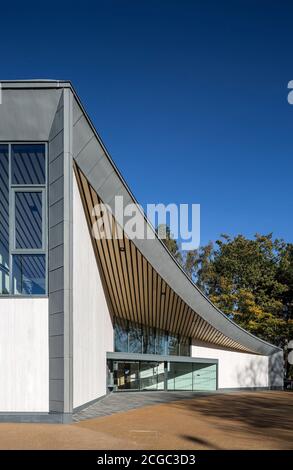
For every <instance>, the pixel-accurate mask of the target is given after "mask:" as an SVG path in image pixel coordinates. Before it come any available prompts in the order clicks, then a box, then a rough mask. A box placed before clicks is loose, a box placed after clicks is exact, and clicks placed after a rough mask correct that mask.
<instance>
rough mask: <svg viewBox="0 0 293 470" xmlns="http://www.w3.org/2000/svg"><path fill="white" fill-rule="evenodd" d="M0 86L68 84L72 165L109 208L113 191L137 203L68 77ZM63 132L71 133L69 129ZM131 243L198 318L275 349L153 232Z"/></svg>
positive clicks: (252, 344)
mask: <svg viewBox="0 0 293 470" xmlns="http://www.w3.org/2000/svg"><path fill="white" fill-rule="evenodd" d="M2 86H3V89H4V88H8V89H19V90H21V89H28V88H29V89H32V90H38V89H44V88H48V89H51V90H52V92H56V90H59V92H60V89H62V88H64V89H66V88H67V89H70V90H71V91H72V94H73V109H72V124H73V158H74V160H75V162H76V164H77V166H78V167H79V168H80V169H81V171H82V172H83V174H84V175H85V177H86V179H87V181H88V182H89V184H90V185H91V187H92V188H93V189H94V191H95V192H96V194H98V195H99V197H100V198H101V200H102V201H103V202H104V203H107V204H109V206H110V207H111V208H112V209H114V204H113V202H114V197H115V195H122V196H124V201H125V205H126V204H128V203H137V201H136V199H135V197H134V196H133V194H132V192H131V190H130V189H129V188H128V186H127V184H126V182H125V181H124V179H123V177H122V175H121V174H120V172H119V170H118V168H117V167H116V165H115V163H114V162H113V161H112V159H111V157H110V155H109V153H108V152H107V150H106V147H105V146H104V144H103V142H102V140H101V138H100V136H99V135H98V133H97V131H96V130H95V127H94V125H93V123H92V122H91V120H90V118H89V116H88V115H87V113H86V111H85V110H84V108H83V105H82V103H81V101H80V99H79V97H78V95H77V93H76V92H75V90H74V88H73V86H72V84H71V83H70V81H59V80H44V81H41V80H35V81H34V80H28V81H21V80H20V81H11V82H9V81H3V82H2ZM68 131H69V132H70V130H69V129H68ZM141 217H142V218H143V219H144V223H145V224H146V227H148V230H152V231H154V229H153V227H152V226H151V224H150V223H149V221H148V220H147V219H146V216H145V214H144V213H143V212H142V213H141ZM133 243H134V244H135V246H136V248H137V249H138V250H139V252H140V253H141V254H142V256H143V257H144V258H145V259H146V260H147V261H148V263H149V264H150V265H151V266H152V268H153V269H154V270H155V271H156V272H157V273H158V275H159V276H160V277H161V279H162V280H163V281H164V282H165V283H166V284H167V285H168V286H170V289H172V290H173V291H174V292H175V293H176V294H177V295H178V296H179V297H180V298H181V299H182V300H183V301H184V303H185V304H186V305H187V306H188V307H189V308H190V309H191V310H192V311H193V312H194V313H195V314H196V315H198V316H199V317H200V318H202V319H203V321H205V322H207V323H208V324H209V325H210V326H211V327H212V328H214V329H215V330H217V331H218V332H219V333H220V334H222V335H224V336H225V337H227V338H230V339H231V340H232V341H233V342H235V344H238V345H240V347H239V349H241V347H242V349H243V350H247V351H251V352H256V353H258V354H263V355H271V354H274V353H276V352H278V351H280V348H278V347H276V346H273V345H271V344H269V343H267V342H265V341H263V340H261V339H259V338H257V337H255V336H254V335H252V334H251V333H249V332H247V331H245V330H244V329H243V328H241V327H240V326H238V325H237V324H235V323H234V322H233V321H232V320H230V319H229V318H228V317H226V315H225V314H224V313H223V312H221V311H220V310H219V309H218V308H217V307H216V306H215V305H213V303H212V302H211V301H210V300H209V299H208V298H207V297H206V296H205V295H204V294H203V293H202V292H201V291H200V290H199V289H198V287H197V286H196V285H195V284H194V283H193V282H192V280H191V279H190V278H189V277H188V276H187V274H186V273H185V272H184V271H183V269H182V267H181V266H180V265H179V264H178V262H177V260H176V259H175V258H174V257H173V256H172V254H171V253H170V252H169V250H168V249H167V248H166V246H165V245H164V243H163V242H162V241H161V240H160V239H159V238H158V237H157V236H156V235H155V238H154V239H153V240H138V239H135V240H133Z"/></svg>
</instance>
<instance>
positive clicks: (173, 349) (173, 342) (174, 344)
mask: <svg viewBox="0 0 293 470" xmlns="http://www.w3.org/2000/svg"><path fill="white" fill-rule="evenodd" d="M168 354H170V355H171V356H178V355H179V339H178V336H172V335H169V337H168Z"/></svg>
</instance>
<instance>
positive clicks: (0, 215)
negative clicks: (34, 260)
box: [0, 145, 10, 294]
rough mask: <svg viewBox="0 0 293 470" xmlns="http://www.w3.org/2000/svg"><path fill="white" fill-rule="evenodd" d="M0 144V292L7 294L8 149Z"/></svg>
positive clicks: (8, 289) (8, 291)
mask: <svg viewBox="0 0 293 470" xmlns="http://www.w3.org/2000/svg"><path fill="white" fill-rule="evenodd" d="M8 149H9V148H8V145H0V294H9V293H10V286H9V151H8Z"/></svg>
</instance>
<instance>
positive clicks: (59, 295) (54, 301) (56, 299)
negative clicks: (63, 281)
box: [49, 287, 64, 334]
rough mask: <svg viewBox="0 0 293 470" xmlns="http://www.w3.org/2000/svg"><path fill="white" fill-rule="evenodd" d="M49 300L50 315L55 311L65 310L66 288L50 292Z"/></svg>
mask: <svg viewBox="0 0 293 470" xmlns="http://www.w3.org/2000/svg"><path fill="white" fill-rule="evenodd" d="M49 302H50V317H51V315H53V314H54V313H61V312H63V311H64V290H63V288H62V287H61V289H60V290H57V291H53V292H49ZM62 334H63V333H62Z"/></svg>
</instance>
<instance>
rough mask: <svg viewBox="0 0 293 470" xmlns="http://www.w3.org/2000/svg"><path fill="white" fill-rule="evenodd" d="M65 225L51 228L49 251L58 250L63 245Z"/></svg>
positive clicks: (61, 224)
mask: <svg viewBox="0 0 293 470" xmlns="http://www.w3.org/2000/svg"><path fill="white" fill-rule="evenodd" d="M63 239H64V237H63V223H62V222H61V223H60V224H57V225H55V226H54V227H51V228H50V238H49V250H52V249H53V248H56V247H57V246H59V245H62V244H63ZM50 268H51V269H54V268H53V266H51V265H50Z"/></svg>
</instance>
